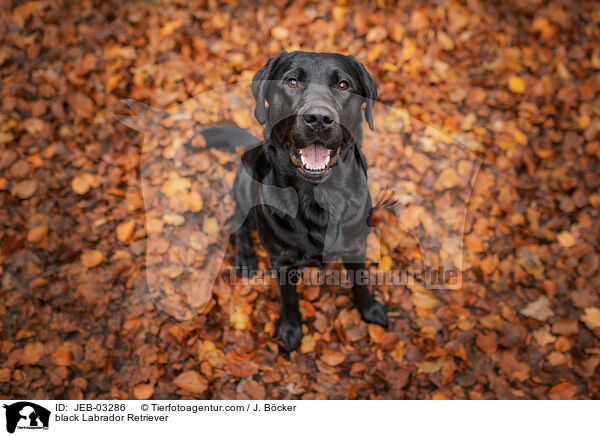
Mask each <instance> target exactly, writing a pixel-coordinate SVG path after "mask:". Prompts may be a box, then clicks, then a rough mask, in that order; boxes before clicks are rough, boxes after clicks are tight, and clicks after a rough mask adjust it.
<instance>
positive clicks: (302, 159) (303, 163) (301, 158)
mask: <svg viewBox="0 0 600 436" xmlns="http://www.w3.org/2000/svg"><path fill="white" fill-rule="evenodd" d="M300 160H301V161H302V165H304V166H306V162H304V156H302V152H301V153H300Z"/></svg>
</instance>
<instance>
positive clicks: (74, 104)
mask: <svg viewBox="0 0 600 436" xmlns="http://www.w3.org/2000/svg"><path fill="white" fill-rule="evenodd" d="M67 102H68V103H69V106H71V108H72V109H73V111H75V114H76V115H77V116H78V117H81V118H92V117H93V116H94V113H95V110H96V106H95V105H94V102H93V101H92V99H91V98H89V97H88V96H87V95H85V94H82V93H80V92H78V93H75V94H69V95H68V96H67Z"/></svg>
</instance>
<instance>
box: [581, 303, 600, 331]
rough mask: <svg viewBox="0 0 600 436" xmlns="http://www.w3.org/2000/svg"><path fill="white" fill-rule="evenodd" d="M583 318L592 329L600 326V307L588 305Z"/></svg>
mask: <svg viewBox="0 0 600 436" xmlns="http://www.w3.org/2000/svg"><path fill="white" fill-rule="evenodd" d="M581 320H582V321H583V322H584V323H585V325H586V326H588V328H590V329H597V328H600V309H598V308H597V307H586V309H585V311H584V314H583V315H581Z"/></svg>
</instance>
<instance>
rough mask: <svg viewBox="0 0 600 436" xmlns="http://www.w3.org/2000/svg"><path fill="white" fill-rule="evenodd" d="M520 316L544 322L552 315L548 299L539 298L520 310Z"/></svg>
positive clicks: (544, 297)
mask: <svg viewBox="0 0 600 436" xmlns="http://www.w3.org/2000/svg"><path fill="white" fill-rule="evenodd" d="M521 314H523V315H525V316H527V317H529V318H533V319H537V320H538V321H546V320H547V319H548V318H550V317H551V316H552V315H554V312H553V311H552V309H551V307H550V300H549V299H548V297H546V296H541V297H540V298H538V299H537V300H535V301H532V302H531V303H529V304H528V305H527V306H525V307H524V308H523V309H521Z"/></svg>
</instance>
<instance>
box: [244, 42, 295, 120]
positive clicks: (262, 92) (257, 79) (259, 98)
mask: <svg viewBox="0 0 600 436" xmlns="http://www.w3.org/2000/svg"><path fill="white" fill-rule="evenodd" d="M286 56H287V52H286V51H282V52H280V53H279V54H278V55H277V56H275V57H274V58H271V59H269V60H268V61H267V63H266V64H265V65H264V66H263V67H262V68H261V69H260V70H258V71H257V72H256V74H255V75H254V78H253V79H252V95H253V96H254V100H255V101H256V106H255V108H254V116H255V117H256V119H257V120H258V122H259V123H261V124H265V123H266V122H267V109H266V108H265V100H266V98H267V87H268V85H269V81H270V80H272V79H273V74H274V73H275V70H276V69H277V67H278V66H279V64H280V63H281V61H282V60H283V59H284V58H285V57H286Z"/></svg>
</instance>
